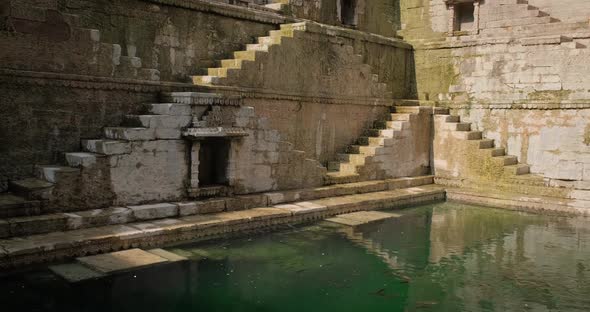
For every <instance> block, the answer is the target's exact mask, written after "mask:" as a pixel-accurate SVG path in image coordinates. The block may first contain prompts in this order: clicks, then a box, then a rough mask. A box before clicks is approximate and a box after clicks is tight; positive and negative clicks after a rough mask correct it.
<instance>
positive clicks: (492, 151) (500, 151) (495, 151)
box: [482, 148, 506, 157]
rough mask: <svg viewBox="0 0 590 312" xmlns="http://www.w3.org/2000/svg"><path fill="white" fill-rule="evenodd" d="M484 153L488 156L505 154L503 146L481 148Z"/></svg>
mask: <svg viewBox="0 0 590 312" xmlns="http://www.w3.org/2000/svg"><path fill="white" fill-rule="evenodd" d="M482 151H484V152H485V153H488V156H490V157H499V156H506V150H505V149H503V148H487V149H482Z"/></svg>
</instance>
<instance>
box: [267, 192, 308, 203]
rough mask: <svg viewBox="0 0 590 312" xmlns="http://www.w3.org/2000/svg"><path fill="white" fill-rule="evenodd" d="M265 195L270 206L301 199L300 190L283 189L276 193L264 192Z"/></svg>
mask: <svg viewBox="0 0 590 312" xmlns="http://www.w3.org/2000/svg"><path fill="white" fill-rule="evenodd" d="M265 195H266V197H267V198H268V204H269V205H270V206H272V205H277V204H282V203H289V202H294V201H298V200H300V199H301V191H299V190H295V191H283V192H276V193H266V194H265Z"/></svg>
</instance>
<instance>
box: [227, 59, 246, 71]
mask: <svg viewBox="0 0 590 312" xmlns="http://www.w3.org/2000/svg"><path fill="white" fill-rule="evenodd" d="M244 62H248V61H246V60H242V59H227V60H221V61H220V65H221V67H224V68H235V69H240V68H242V64H243V63H244Z"/></svg>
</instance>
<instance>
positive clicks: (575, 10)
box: [528, 0, 590, 22]
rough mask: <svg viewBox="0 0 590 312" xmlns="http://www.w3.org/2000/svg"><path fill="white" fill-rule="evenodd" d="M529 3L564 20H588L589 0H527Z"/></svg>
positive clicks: (589, 13) (589, 16)
mask: <svg viewBox="0 0 590 312" xmlns="http://www.w3.org/2000/svg"><path fill="white" fill-rule="evenodd" d="M528 2H529V4H531V5H534V6H536V7H538V8H540V9H541V10H543V11H545V12H548V13H550V14H551V16H554V17H555V18H558V19H560V20H561V21H564V22H588V19H589V18H590V2H588V1H579V0H561V1H553V0H528Z"/></svg>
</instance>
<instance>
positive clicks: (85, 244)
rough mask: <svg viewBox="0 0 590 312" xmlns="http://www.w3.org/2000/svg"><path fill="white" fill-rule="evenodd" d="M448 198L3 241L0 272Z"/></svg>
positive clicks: (385, 198) (380, 197) (415, 196)
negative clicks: (84, 256) (80, 257)
mask: <svg viewBox="0 0 590 312" xmlns="http://www.w3.org/2000/svg"><path fill="white" fill-rule="evenodd" d="M444 199H445V190H444V188H443V187H440V186H436V185H426V186H422V187H413V188H406V189H399V190H393V191H383V192H376V193H369V194H362V195H348V196H341V197H335V198H327V199H323V200H317V201H311V202H303V203H295V204H294V205H295V206H297V207H290V206H288V207H286V206H281V207H270V208H254V209H250V210H244V211H232V212H222V213H217V214H209V215H196V216H189V217H183V218H179V219H164V220H159V221H155V222H145V223H135V224H133V223H132V224H129V225H116V226H105V227H99V228H91V229H84V230H75V231H70V232H55V233H50V234H43V235H34V236H29V237H24V238H20V237H19V238H12V239H6V240H0V269H8V268H14V267H20V266H24V265H27V264H32V263H40V262H47V261H54V260H63V259H70V258H74V257H78V256H83V255H88V254H96V253H104V252H110V251H117V250H123V249H129V248H137V247H141V248H146V247H151V246H156V245H170V244H178V243H181V242H187V241H194V240H206V239H211V238H217V237H221V236H224V235H227V234H230V233H232V232H243V231H248V230H259V229H269V228H273V227H276V226H279V225H285V224H298V223H304V222H311V221H314V220H321V219H325V218H327V217H330V216H334V215H337V214H342V213H350V212H354V211H362V210H380V209H390V208H400V207H405V206H408V205H414V204H418V203H425V202H432V201H439V200H444ZM323 207H325V209H324V208H323Z"/></svg>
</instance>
